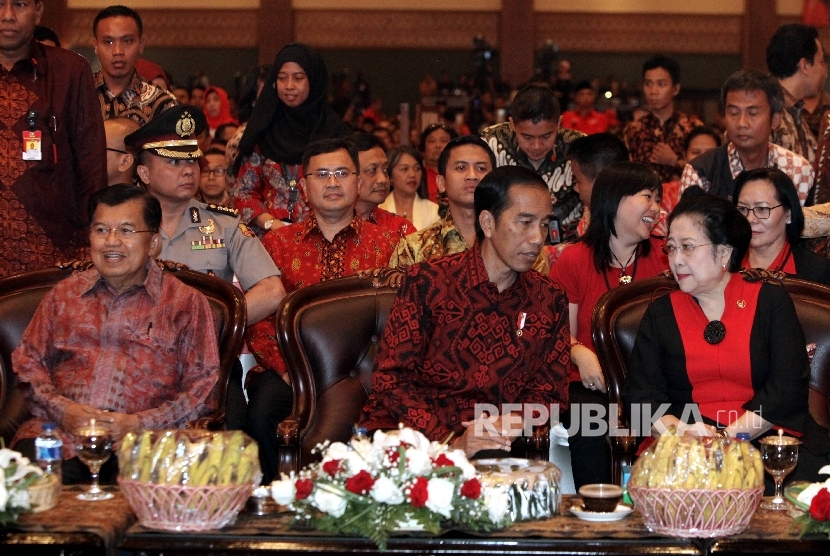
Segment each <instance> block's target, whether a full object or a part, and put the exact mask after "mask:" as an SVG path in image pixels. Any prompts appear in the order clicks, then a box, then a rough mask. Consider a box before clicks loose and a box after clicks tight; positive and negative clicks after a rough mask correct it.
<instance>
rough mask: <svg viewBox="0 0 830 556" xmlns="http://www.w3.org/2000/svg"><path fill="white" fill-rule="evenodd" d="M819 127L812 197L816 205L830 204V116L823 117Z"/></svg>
mask: <svg viewBox="0 0 830 556" xmlns="http://www.w3.org/2000/svg"><path fill="white" fill-rule="evenodd" d="M821 127H822V132H821V135H820V136H819V139H818V148H817V151H816V161H817V162H816V189H815V193H814V195H813V201H814V203H815V204H817V205H818V204H822V203H828V202H830V114H828V115H827V116H826V117H825V119H824V122H823V123H822V124H821Z"/></svg>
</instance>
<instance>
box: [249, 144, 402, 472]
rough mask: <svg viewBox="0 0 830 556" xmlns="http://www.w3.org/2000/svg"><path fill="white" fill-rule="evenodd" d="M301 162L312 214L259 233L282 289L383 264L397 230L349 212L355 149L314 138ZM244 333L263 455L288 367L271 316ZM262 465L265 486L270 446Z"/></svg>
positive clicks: (254, 430)
mask: <svg viewBox="0 0 830 556" xmlns="http://www.w3.org/2000/svg"><path fill="white" fill-rule="evenodd" d="M302 162H303V165H302V167H303V168H304V169H305V170H306V172H307V173H306V175H305V177H304V178H302V180H301V181H302V186H301V187H302V190H303V191H305V195H306V201H307V203H308V206H309V208H310V209H311V214H310V215H309V217H308V218H306V219H305V220H303V221H302V222H298V223H296V224H291V225H289V226H284V227H282V228H278V229H276V230H271V231H270V232H268V233H267V234H265V236H264V237H263V238H262V244H263V245H264V246H265V249H266V250H267V251H268V253H269V254H270V255H271V258H272V259H273V260H274V262H275V263H276V265H277V267H279V269H280V271H281V272H282V280H283V284H285V290H286V292H287V293H290V292H292V291H294V290H296V289H298V288H302V287H305V286H309V285H311V284H316V283H318V282H323V281H325V280H331V279H333V278H340V277H342V276H351V275H353V274H355V273H357V271H359V270H367V269H371V268H377V267H383V266H386V264H387V263H388V261H389V255H391V253H392V249H394V247H395V244H396V243H397V240H398V238H399V237H400V236H399V235H398V234H396V233H394V232H390V231H388V230H386V229H384V228H381V227H380V226H378V225H376V224H372V223H371V222H365V221H364V220H363V219H362V218H360V216H358V215H357V214H356V213H355V208H354V207H355V203H356V202H357V196H358V192H359V190H360V187H361V184H362V179H361V177H360V163H359V159H358V156H357V153H356V152H355V150H354V147H353V146H352V145H351V144H350V143H348V142H347V141H345V140H343V139H323V140H320V141H316V142H314V143H312V144H311V145H309V147H308V149H307V150H306V151H305V153H304V154H303V161H302ZM246 337H247V340H248V347H249V348H250V350H251V353H253V354H254V357H255V358H256V360H257V363H258V367H255V368H254V369H252V370H251V371H249V373H248V374H249V378H248V418H247V421H248V425H247V431H248V433H249V434H251V436H253V437H254V439H255V440H257V442H259V445H260V454H261V455H262V454H263V453H264V452H266V453H267V451H268V450H269V447H272V446H273V447H275V446H276V441H277V438H276V432H277V424H278V423H279V422H280V421H281V420H282V419H284V418H285V416H286V414H285V413H284V408H285V405H286V402H287V407H288V409H289V411H290V408H291V399H292V397H291V396H292V393H291V388H290V387H289V386H288V384H287V383H286V382H285V381H284V380H283V378H282V377H283V376H284V375H285V372H286V366H285V362H284V361H283V358H282V355H281V354H280V351H279V347H278V346H277V341H276V330H275V322H274V318H268V319H265V320H263V321H261V322H258V323H256V324H254V325H252V326H250V327H248V330H247V331H246ZM275 400H279V403H275ZM260 459H261V461H262V460H263V459H265V458H260ZM262 463H263V467H264V469H263V475H264V479H263V481H264V483H265V484H268V483H269V482H270V481H271V480H273V478H274V477H275V476H276V472H277V453H276V449H275V448H274V449H273V450H271V451H270V457H268V458H267V461H262Z"/></svg>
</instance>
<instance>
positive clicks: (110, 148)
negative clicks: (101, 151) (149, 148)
mask: <svg viewBox="0 0 830 556" xmlns="http://www.w3.org/2000/svg"><path fill="white" fill-rule="evenodd" d="M107 150H108V151H112V152H114V153H121V154H130V153H128V152H127V151H122V150H121V149H113V148H112V147H107Z"/></svg>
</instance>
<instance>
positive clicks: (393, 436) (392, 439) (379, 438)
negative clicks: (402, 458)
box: [372, 430, 401, 448]
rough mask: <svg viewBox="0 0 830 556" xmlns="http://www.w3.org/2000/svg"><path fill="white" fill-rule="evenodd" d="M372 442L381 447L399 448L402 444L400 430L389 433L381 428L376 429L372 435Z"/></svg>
mask: <svg viewBox="0 0 830 556" xmlns="http://www.w3.org/2000/svg"><path fill="white" fill-rule="evenodd" d="M372 444H374V445H375V446H379V447H381V448H397V447H398V446H400V445H401V438H400V436H398V432H397V431H395V432H393V433H390V434H387V433H385V432H383V431H381V430H377V431H375V436H373V437H372Z"/></svg>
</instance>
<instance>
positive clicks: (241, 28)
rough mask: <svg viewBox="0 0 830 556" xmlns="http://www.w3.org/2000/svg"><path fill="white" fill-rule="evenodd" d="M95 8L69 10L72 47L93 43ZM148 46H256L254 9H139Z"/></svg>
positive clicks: (67, 39) (70, 42) (68, 37)
mask: <svg viewBox="0 0 830 556" xmlns="http://www.w3.org/2000/svg"><path fill="white" fill-rule="evenodd" d="M97 13H98V11H97V10H70V12H69V16H70V20H71V24H70V25H69V27H68V35H67V36H66V37H63V36H62V37H61V41H62V42H66V43H67V45H68V46H69V47H70V48H71V47H87V46H90V45H91V44H92V21H93V20H94V19H95V15H96V14H97ZM141 19H142V21H143V22H144V34H145V35H146V36H147V45H148V46H153V47H162V48H177V47H178V48H257V11H256V10H142V11H141Z"/></svg>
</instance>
